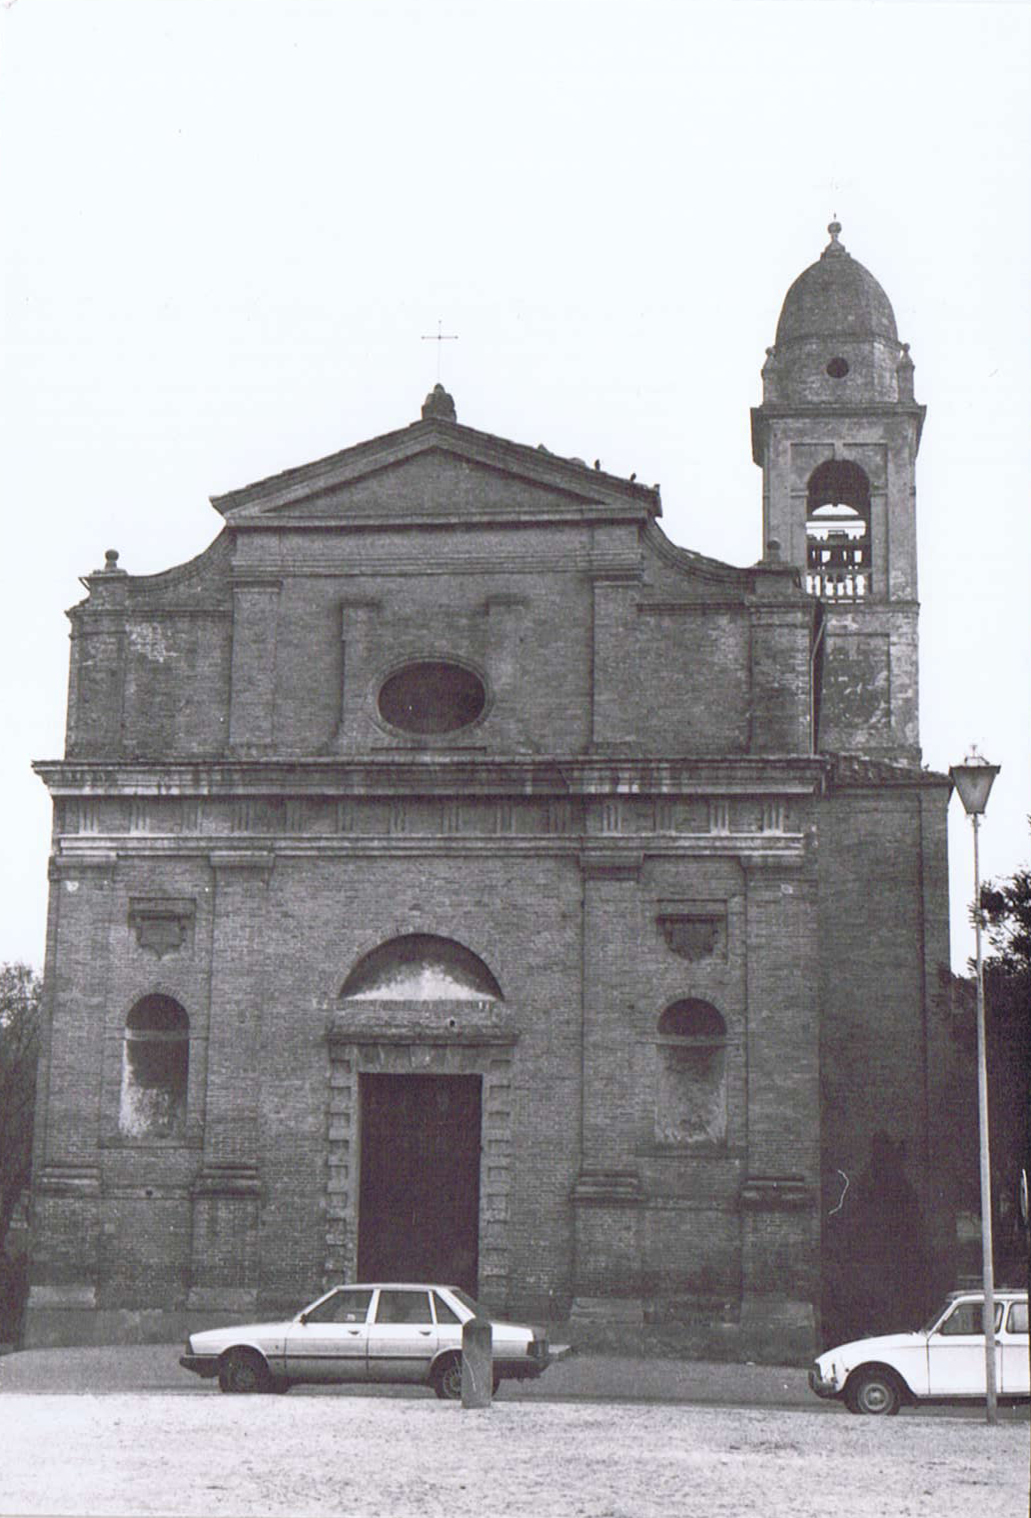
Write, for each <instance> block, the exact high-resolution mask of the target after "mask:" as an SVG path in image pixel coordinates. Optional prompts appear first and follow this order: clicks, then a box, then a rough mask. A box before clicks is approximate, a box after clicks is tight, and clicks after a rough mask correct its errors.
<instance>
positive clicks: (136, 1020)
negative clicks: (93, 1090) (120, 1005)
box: [118, 994, 190, 1139]
mask: <svg viewBox="0 0 1031 1518" xmlns="http://www.w3.org/2000/svg"><path fill="white" fill-rule="evenodd" d="M189 1073H190V1019H189V1017H188V1016H187V1015H186V1012H185V1011H184V1010H183V1008H182V1007H181V1006H180V1005H179V1003H178V1002H177V1001H174V1000H173V998H172V997H170V996H163V995H157V994H155V995H151V996H145V997H143V998H142V1000H141V1001H138V1002H137V1003H136V1005H135V1006H134V1007H133V1008H132V1010H131V1012H130V1013H129V1015H128V1017H127V1018H126V1020H125V1035H124V1039H123V1043H122V1085H121V1093H120V1097H119V1103H118V1129H119V1132H120V1133H121V1134H122V1135H123V1136H124V1137H126V1138H131V1139H146V1138H177V1137H180V1136H181V1135H182V1133H183V1132H184V1130H185V1127H186V1096H187V1088H188V1084H189Z"/></svg>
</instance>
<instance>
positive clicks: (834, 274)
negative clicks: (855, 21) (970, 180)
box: [752, 221, 925, 764]
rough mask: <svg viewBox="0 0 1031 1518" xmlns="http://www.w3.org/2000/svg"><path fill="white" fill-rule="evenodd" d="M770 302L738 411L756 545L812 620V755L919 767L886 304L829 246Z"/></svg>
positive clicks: (896, 382) (903, 501) (900, 455)
mask: <svg viewBox="0 0 1031 1518" xmlns="http://www.w3.org/2000/svg"><path fill="white" fill-rule="evenodd" d="M827 230H828V231H829V233H830V239H831V240H830V242H829V243H828V245H827V247H826V248H825V249H824V251H823V253H822V254H821V256H820V258H819V259H818V261H817V262H816V263H814V264H811V265H810V267H809V268H808V269H805V270H804V271H803V272H802V273H801V274H800V275H799V276H798V278H797V279H796V280H795V282H794V284H793V285H792V286H791V288H790V290H789V291H788V293H787V295H786V296H785V298H784V305H783V308H782V310H781V313H780V321H779V322H778V323H777V336H776V341H775V343H774V346H773V347H772V348H768V349H767V350H766V363H765V364H764V365H763V371H762V377H763V402H762V405H761V406H757V407H755V408H754V409H753V411H752V457H753V458H754V460H755V462H756V463H757V464H758V465H759V466H760V468H761V469H762V471H763V540H764V542H765V543H769V542H771V541H773V540H775V541H777V542H778V543H779V544H780V550H781V554H782V557H783V558H784V559H785V560H787V562H789V563H792V564H795V565H797V567H798V568H799V569H800V570H801V571H803V572H804V574H805V576H806V584H807V587H808V589H809V592H810V594H811V595H814V596H816V597H818V598H819V600H820V602H821V604H822V606H823V611H824V616H823V620H822V624H821V628H820V633H819V646H818V648H817V649H816V650H815V654H816V657H815V659H814V678H815V680H816V681H817V683H818V686H819V689H818V701H817V710H818V733H817V740H816V742H817V747H818V748H819V749H820V750H821V751H824V752H840V753H852V754H859V755H864V756H866V757H869V758H879V759H888V760H892V761H894V762H896V763H911V764H915V763H918V762H919V759H920V732H919V713H918V685H917V613H918V604H917V564H916V494H915V484H914V477H915V468H916V455H917V449H918V448H919V446H920V432H921V428H922V426H923V420H924V412H925V408H924V407H923V406H919V405H917V404H916V402H915V401H914V399H913V361H912V359H911V358H910V356H909V345H908V344H907V343H900V342H899V339H898V332H897V329H896V326H895V314H894V312H893V311H892V308H891V302H890V301H889V300H888V297H887V295H885V293H884V291H883V290H882V289H881V286H880V285H879V284H878V283H877V281H876V279H874V277H873V275H872V274H871V273H870V272H869V271H868V270H867V269H865V268H864V267H863V265H862V264H861V263H858V262H857V261H856V260H855V259H854V258H853V257H852V256H851V254H849V253H848V252H847V251H846V249H845V247H844V246H843V244H842V243H841V241H840V234H841V226H840V224H839V223H838V222H837V221H832V222H831V224H830V226H829V227H828V229H827Z"/></svg>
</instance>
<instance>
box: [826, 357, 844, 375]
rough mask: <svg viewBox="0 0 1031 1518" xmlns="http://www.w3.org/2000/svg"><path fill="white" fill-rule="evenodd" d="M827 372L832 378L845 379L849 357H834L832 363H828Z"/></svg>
mask: <svg viewBox="0 0 1031 1518" xmlns="http://www.w3.org/2000/svg"><path fill="white" fill-rule="evenodd" d="M827 373H828V374H829V375H830V377H831V379H844V378H845V375H846V374H847V373H848V359H847V358H832V359H831V361H830V363H829V364H828V365H827Z"/></svg>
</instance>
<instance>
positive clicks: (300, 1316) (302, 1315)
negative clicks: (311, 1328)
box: [297, 1312, 308, 1328]
mask: <svg viewBox="0 0 1031 1518" xmlns="http://www.w3.org/2000/svg"><path fill="white" fill-rule="evenodd" d="M297 1321H298V1323H300V1325H301V1327H302V1328H303V1327H304V1325H305V1323H307V1321H308V1314H307V1313H306V1312H302V1313H298V1315H297Z"/></svg>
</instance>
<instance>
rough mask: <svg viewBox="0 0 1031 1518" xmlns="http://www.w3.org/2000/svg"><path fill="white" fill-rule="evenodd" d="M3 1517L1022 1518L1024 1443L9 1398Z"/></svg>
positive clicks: (930, 1431)
mask: <svg viewBox="0 0 1031 1518" xmlns="http://www.w3.org/2000/svg"><path fill="white" fill-rule="evenodd" d="M2 1412H3V1423H2V1432H0V1441H2V1444H3V1447H4V1454H3V1474H2V1493H0V1512H2V1513H4V1514H22V1515H28V1514H32V1515H36V1514H39V1515H44V1514H48V1515H73V1514H74V1515H78V1514H83V1515H91V1518H93V1515H110V1518H119V1515H135V1514H162V1515H173V1514H175V1515H180V1514H182V1515H192V1514H197V1515H205V1518H209V1515H214V1518H220V1515H224V1518H248V1515H251V1514H261V1515H269V1518H273V1515H280V1514H282V1515H290V1518H294V1515H297V1518H308V1515H321V1514H339V1513H348V1514H355V1515H359V1518H406V1515H408V1514H413V1515H416V1514H417V1515H419V1518H437V1515H440V1518H474V1515H475V1518H481V1515H482V1514H483V1513H484V1511H485V1510H486V1511H489V1512H491V1513H503V1514H505V1515H506V1518H507V1515H514V1518H518V1515H521V1514H527V1515H529V1514H532V1515H534V1518H653V1515H654V1518H659V1515H661V1518H669V1515H670V1514H671V1513H675V1514H677V1515H678V1518H681V1515H683V1518H692V1515H695V1514H697V1515H705V1518H719V1515H724V1514H727V1515H729V1514H733V1515H734V1518H741V1515H742V1514H756V1515H760V1514H761V1515H762V1518H788V1515H789V1514H790V1515H791V1518H797V1514H798V1513H799V1512H800V1511H803V1512H804V1511H810V1512H818V1513H819V1514H820V1515H821V1518H836V1515H841V1518H909V1515H912V1518H917V1515H919V1518H969V1515H971V1514H979V1515H983V1518H989V1515H991V1518H1017V1515H1018V1514H1019V1515H1021V1518H1023V1515H1024V1514H1026V1513H1027V1469H1028V1450H1027V1444H1028V1431H1027V1426H1026V1425H1022V1424H1018V1423H1008V1424H1001V1425H1000V1426H999V1427H997V1428H995V1429H989V1428H987V1427H986V1426H985V1425H984V1424H983V1423H979V1422H975V1421H973V1420H965V1421H961V1420H951V1419H950V1420H941V1419H936V1418H933V1417H925V1416H912V1417H909V1418H893V1419H889V1420H874V1419H859V1418H850V1417H847V1416H845V1417H842V1418H832V1417H820V1416H814V1415H812V1414H810V1413H807V1412H804V1411H802V1410H798V1411H789V1410H769V1409H745V1408H734V1409H716V1408H711V1407H706V1408H700V1407H689V1408H688V1407H669V1406H654V1405H642V1404H633V1403H611V1404H606V1405H601V1404H597V1403H592V1404H589V1405H582V1404H576V1403H569V1402H560V1403H559V1402H556V1403H544V1402H509V1403H506V1402H505V1401H504V1400H501V1401H498V1402H496V1403H495V1404H494V1406H493V1407H491V1408H490V1409H489V1410H486V1411H483V1412H464V1411H463V1410H462V1408H461V1407H460V1406H459V1405H458V1404H455V1403H443V1402H437V1401H436V1400H435V1399H431V1398H430V1399H416V1398H410V1399H405V1400H401V1399H386V1398H372V1397H364V1396H356V1397H332V1396H319V1397H311V1396H305V1395H303V1394H302V1395H299V1396H297V1395H295V1394H293V1393H291V1395H290V1396H289V1397H268V1398H266V1397H255V1398H235V1397H218V1396H213V1397H179V1396H168V1395H163V1394H161V1393H152V1394H150V1395H148V1396H142V1397H141V1396H138V1395H126V1394H124V1393H111V1394H109V1395H107V1396H89V1395H79V1396H66V1395H51V1394H46V1393H38V1394H35V1395H26V1394H19V1393H9V1394H7V1395H6V1396H5V1397H4V1398H3V1404H2Z"/></svg>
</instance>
